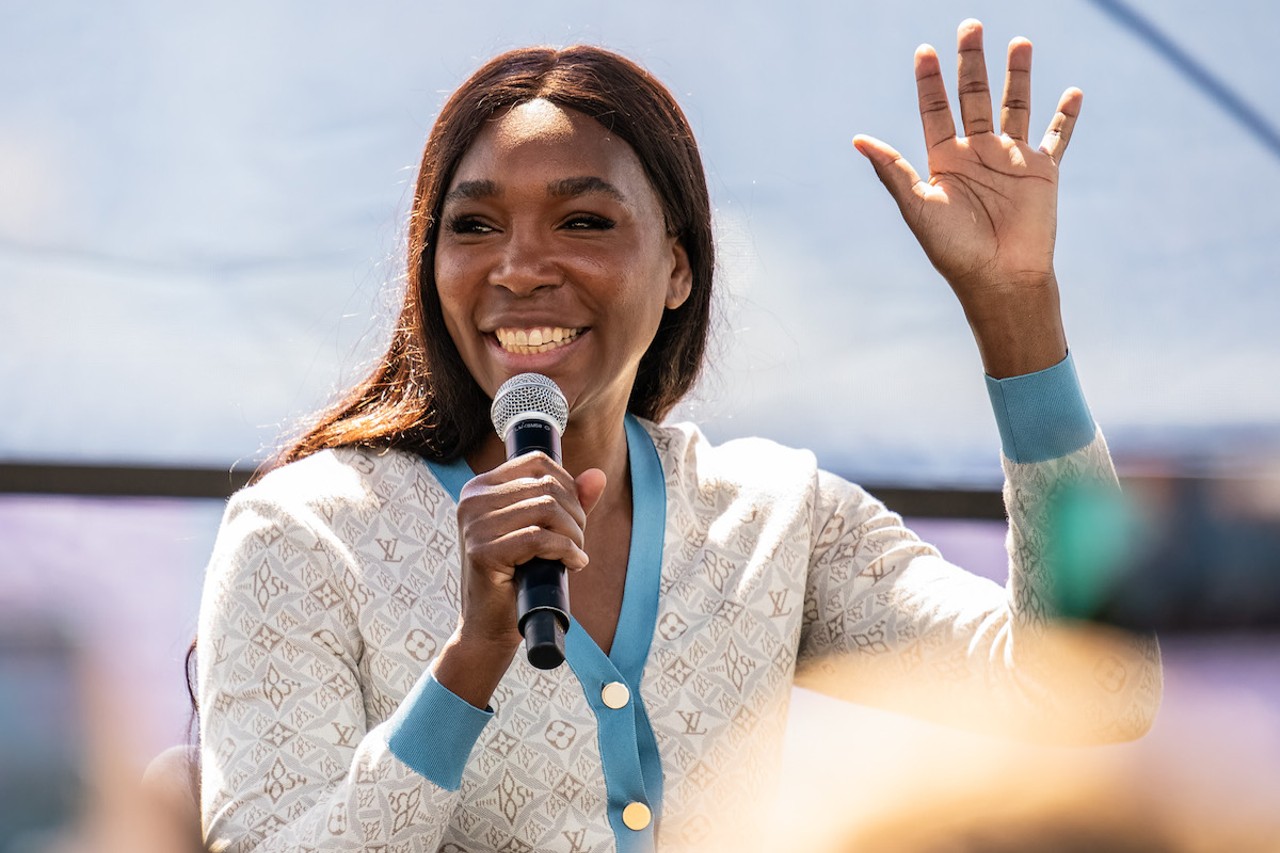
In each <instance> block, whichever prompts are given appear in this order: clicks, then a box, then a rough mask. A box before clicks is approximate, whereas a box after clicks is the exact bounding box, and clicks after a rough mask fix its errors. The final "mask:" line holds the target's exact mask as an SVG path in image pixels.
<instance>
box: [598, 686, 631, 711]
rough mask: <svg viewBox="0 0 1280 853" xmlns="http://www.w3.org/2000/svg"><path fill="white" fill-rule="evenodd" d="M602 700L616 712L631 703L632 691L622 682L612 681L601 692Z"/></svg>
mask: <svg viewBox="0 0 1280 853" xmlns="http://www.w3.org/2000/svg"><path fill="white" fill-rule="evenodd" d="M600 698H601V699H603V700H604V704H605V705H607V706H609V707H610V708H613V709H614V710H615V711H616V710H617V709H619V708H625V707H627V703H628V702H630V701H631V691H630V690H628V689H627V685H625V684H623V683H622V682H621V681H610V682H609V683H608V684H606V685H605V686H604V689H603V690H601V691H600Z"/></svg>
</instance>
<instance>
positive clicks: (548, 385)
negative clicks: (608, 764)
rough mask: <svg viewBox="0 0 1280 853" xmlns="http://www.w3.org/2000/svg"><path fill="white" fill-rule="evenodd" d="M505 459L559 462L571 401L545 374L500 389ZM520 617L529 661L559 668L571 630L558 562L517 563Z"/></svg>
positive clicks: (498, 415)
mask: <svg viewBox="0 0 1280 853" xmlns="http://www.w3.org/2000/svg"><path fill="white" fill-rule="evenodd" d="M489 416H490V417H491V418H492V419H493V428H494V429H495V430H497V432H498V437H499V438H501V439H502V441H503V442H504V443H505V444H506V446H507V458H508V459H514V458H515V457H517V456H520V455H522V454H525V453H531V452H533V451H535V450H541V451H542V452H543V453H545V454H547V455H548V456H550V457H551V458H552V459H554V460H555V461H556V463H557V464H558V463H559V462H560V435H561V434H562V433H563V432H564V430H565V427H566V426H568V425H569V404H568V402H566V401H565V399H564V394H563V393H562V392H561V391H560V388H559V386H557V385H556V383H554V382H552V381H551V380H550V379H548V378H547V377H545V376H543V375H542V374H541V373H521V374H519V375H517V376H513V377H511V378H510V379H508V380H507V381H506V382H503V383H502V386H501V387H500V388H498V393H496V394H494V395H493V406H492V407H491V408H490V409H489ZM515 577H516V590H517V592H516V615H517V618H518V619H519V622H518V623H517V624H518V626H519V628H520V636H522V637H524V644H525V653H526V655H527V656H528V659H529V663H530V664H532V665H533V666H535V667H537V668H538V669H555V668H556V667H558V666H559V665H560V664H562V663H563V662H564V633H565V631H567V630H569V579H568V577H567V576H566V574H565V570H564V564H563V563H561V562H560V561H559V560H544V559H542V558H541V557H535V558H534V559H532V560H530V561H529V562H527V563H521V564H520V565H518V566H516V575H515Z"/></svg>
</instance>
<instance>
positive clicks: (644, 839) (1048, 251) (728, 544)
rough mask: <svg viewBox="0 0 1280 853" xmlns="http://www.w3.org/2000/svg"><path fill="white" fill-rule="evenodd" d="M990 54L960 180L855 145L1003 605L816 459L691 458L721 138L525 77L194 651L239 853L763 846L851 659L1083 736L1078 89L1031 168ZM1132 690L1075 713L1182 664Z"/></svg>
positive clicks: (275, 476) (765, 453)
mask: <svg viewBox="0 0 1280 853" xmlns="http://www.w3.org/2000/svg"><path fill="white" fill-rule="evenodd" d="M959 41H960V57H961V67H960V81H961V91H962V93H963V94H962V97H961V107H962V118H963V126H964V134H965V137H966V138H965V139H963V140H962V139H959V138H957V137H956V130H955V127H954V125H953V123H952V119H951V115H950V112H949V109H948V107H947V106H946V96H945V92H944V90H943V85H942V81H941V76H940V73H939V71H938V60H937V56H936V55H935V54H934V53H933V51H932V49H930V48H922V49H921V50H920V51H919V52H917V55H916V71H917V78H918V81H919V87H920V95H921V115H922V117H923V119H924V125H925V138H926V142H927V143H928V146H929V152H930V154H929V158H930V162H929V167H930V170H931V172H932V174H933V179H932V181H931V182H930V183H929V184H925V183H923V182H921V181H920V180H919V178H918V176H917V175H916V173H915V172H914V171H913V170H912V168H911V167H910V166H909V165H908V164H906V163H905V162H904V161H903V160H902V159H901V158H900V157H898V155H897V153H896V152H894V151H893V149H891V148H889V147H888V146H887V145H885V144H884V143H882V142H879V141H877V140H874V139H871V138H869V137H859V138H857V139H856V140H855V145H856V146H857V148H858V150H859V151H860V152H862V153H863V154H864V155H865V156H867V157H868V159H869V160H870V161H871V162H872V165H873V166H874V167H875V169H876V171H877V173H878V174H879V175H880V177H881V179H882V180H883V181H884V183H885V185H886V186H887V187H888V189H889V191H890V192H891V193H892V194H893V196H894V198H895V199H896V200H897V202H898V204H899V206H900V208H901V210H902V213H903V215H904V217H905V218H906V220H907V223H908V225H910V227H911V228H912V230H913V231H914V232H915V233H916V235H917V237H918V238H919V239H920V242H921V243H922V245H923V246H924V248H925V250H926V252H927V253H928V255H929V257H930V259H931V260H932V261H933V263H934V265H935V266H936V267H937V268H938V269H939V271H941V272H942V274H943V275H944V276H945V277H946V278H947V280H948V282H949V283H950V284H951V286H952V288H953V289H954V291H955V292H956V294H957V296H958V297H959V299H960V301H961V303H962V304H963V306H964V308H965V311H966V315H967V316H968V318H969V321H970V324H971V325H972V327H973V330H974V333H975V336H976V337H977V340H978V344H979V349H980V351H981V354H982V357H983V363H984V366H985V368H986V370H987V373H988V374H989V376H990V377H992V378H991V379H990V384H991V388H992V397H993V401H994V402H995V404H996V406H997V416H998V418H999V419H1000V422H1001V433H1002V438H1003V440H1004V448H1005V455H1006V456H1007V457H1008V460H1007V463H1006V468H1007V472H1008V477H1009V481H1010V486H1011V489H1012V492H1011V494H1016V495H1017V500H1015V501H1012V502H1011V505H1010V512H1011V526H1012V536H1011V555H1012V568H1011V584H1010V589H1009V592H1008V593H1007V594H1006V592H1005V591H1004V590H1002V589H1000V588H999V587H997V586H995V585H993V584H990V583H988V582H985V581H981V580H979V579H977V578H974V577H972V576H970V575H967V574H965V573H964V572H962V571H961V570H959V569H957V568H955V567H954V566H951V565H949V564H947V563H946V562H945V561H943V560H942V558H941V557H940V556H939V555H938V554H937V552H936V551H935V550H934V549H933V548H931V547H930V546H928V545H925V544H924V543H921V542H919V541H918V540H917V539H916V537H915V536H913V535H912V534H911V533H910V531H908V530H906V529H905V528H903V527H902V525H901V520H900V519H899V518H898V517H897V516H896V515H894V514H892V513H890V512H889V511H887V510H886V509H885V508H884V507H883V505H881V504H880V503H879V502H877V501H875V500H874V499H873V498H871V497H870V496H868V495H867V494H866V493H865V492H863V491H861V490H860V489H858V488H857V487H856V486H853V485H851V484H849V483H846V482H844V481H842V480H839V479H838V478H835V477H833V476H831V475H829V474H827V473H825V472H822V471H819V470H818V469H817V467H816V465H815V463H814V460H813V457H812V456H811V455H810V454H808V453H803V452H798V451H792V450H788V449H785V448H781V447H778V446H776V445H773V444H771V443H768V442H765V441H762V440H747V441H739V442H731V443H729V444H727V445H724V446H722V447H712V446H710V445H709V444H708V443H707V442H706V440H705V439H704V438H703V437H702V436H701V434H700V433H699V432H698V430H697V429H696V427H693V426H691V425H678V426H666V425H660V422H661V421H662V419H663V417H664V416H665V415H666V414H667V413H668V412H669V411H670V409H671V408H672V406H674V405H675V403H676V402H677V401H678V400H679V399H680V398H681V397H682V396H683V395H684V394H685V393H686V392H687V391H688V389H689V388H690V387H691V385H692V384H693V382H694V380H695V378H696V376H697V374H698V371H699V368H700V367H701V363H702V357H703V350H704V343H705V338H706V334H707V326H708V306H709V301H710V291H711V281H712V270H713V251H712V241H711V229H710V207H709V203H708V200H707V192H706V186H705V181H704V178H703V173H702V167H701V163H700V160H699V156H698V152H697V148H696V145H695V143H694V141H693V137H692V134H691V133H690V131H689V128H688V125H687V123H686V122H685V119H684V117H683V115H682V114H681V112H680V110H679V107H678V106H677V105H676V104H675V102H674V100H673V99H672V98H671V96H670V94H669V93H668V92H667V91H666V90H665V89H664V88H663V87H662V86H661V85H660V84H658V83H657V82H656V81H654V80H653V79H652V78H651V77H649V76H648V75H647V74H646V73H645V72H644V71H642V70H641V69H639V68H638V67H636V66H634V65H633V64H631V63H630V62H628V61H626V60H624V59H622V58H620V57H617V56H615V55H612V54H609V53H607V52H604V51H601V50H598V49H595V48H571V49H568V50H565V51H559V52H557V51H552V50H541V49H531V50H523V51H515V52H512V53H508V54H504V55H502V56H499V57H498V58H496V59H494V60H492V61H491V62H490V63H489V64H487V65H486V66H484V67H483V68H482V69H480V71H478V72H477V73H476V74H475V75H474V76H473V77H472V78H471V79H470V80H468V81H467V82H466V83H464V84H463V85H462V87H461V88H460V89H459V90H458V91H457V92H455V93H454V95H453V96H452V97H451V98H450V100H449V101H448V103H447V104H446V105H445V107H444V109H443V110H442V112H441V114H440V117H439V119H438V120H437V122H436V125H435V127H434V128H433V130H432V133H431V136H430V138H429V140H428V142H427V146H426V150H425V153H424V155H423V162H422V168H421V171H420V175H419V180H418V186H417V192H416V194H415V199H414V207H413V213H412V219H411V223H410V240H409V243H410V251H409V265H408V283H407V288H406V294H405V301H404V306H403V309H402V313H401V316H400V322H399V324H398V327H397V329H396V332H395V335H394V338H393V341H392V343H391V346H390V348H389V350H388V352H387V355H386V357H385V358H384V360H383V362H382V364H381V365H380V366H379V367H378V368H377V369H376V370H375V371H374V373H373V375H371V376H370V377H369V378H368V379H367V380H365V382H364V383H363V384H362V385H361V386H360V387H358V388H357V389H356V390H355V391H354V392H353V393H352V394H351V395H350V396H349V397H348V398H347V400H345V401H344V402H343V403H341V404H340V405H339V406H338V407H336V408H335V409H334V410H332V411H330V412H329V413H328V414H326V415H325V416H324V417H323V418H322V419H321V420H320V421H319V422H318V424H317V425H316V426H314V427H313V428H312V429H311V430H310V431H309V432H308V433H307V434H306V435H305V436H304V437H303V438H302V439H301V440H300V441H299V442H298V443H297V444H295V445H294V446H293V448H292V449H291V450H290V451H288V452H287V453H286V454H285V456H284V458H283V460H282V461H283V462H286V463H288V464H284V465H282V466H279V467H277V468H276V469H275V470H273V471H272V472H271V473H269V474H268V475H267V476H265V477H264V478H262V479H261V480H260V481H259V482H258V483H257V484H255V485H253V486H251V487H250V488H248V489H246V490H244V491H243V492H241V493H240V494H238V495H237V496H236V497H235V498H234V499H233V500H232V502H231V505H230V506H229V508H228V511H227V516H226V518H225V520H224V523H223V528H222V531H221V533H220V536H219V540H218V544H217V546H216V548H215V553H214V555H213V559H212V563H211V566H210V570H209V576H208V580H207V584H206V589H205V596H204V602H203V606H202V613H201V622H200V645H201V648H202V656H201V661H200V694H201V707H202V716H203V719H202V726H203V729H202V743H203V768H204V771H203V772H204V776H203V797H204V802H203V808H204V818H205V831H206V837H207V840H208V841H209V843H210V844H211V845H213V846H214V847H215V849H226V850H237V851H242V850H311V849H317V850H318V849H324V850H337V849H366V848H368V849H387V850H436V849H442V850H459V849H499V848H500V849H513V850H514V849H519V850H534V849H566V850H568V849H572V850H607V849H628V850H642V849H650V848H652V847H654V845H655V843H657V844H660V845H661V846H663V847H664V848H670V847H680V846H689V847H691V848H698V849H701V848H702V847H704V846H705V845H706V844H708V843H710V839H712V838H714V839H716V840H717V841H724V840H725V839H726V838H731V837H734V836H736V837H737V842H741V840H742V839H749V838H750V837H751V836H750V828H751V827H752V826H753V820H752V815H753V813H754V812H755V810H757V809H758V807H759V804H760V802H761V799H762V797H763V796H765V795H766V793H767V791H768V782H769V779H770V776H771V772H770V771H771V769H772V768H773V766H774V765H775V764H776V762H777V759H778V754H779V751H780V738H781V733H782V729H783V726H784V722H785V714H786V707H787V701H788V696H789V691H790V688H791V685H792V684H793V682H794V680H795V678H796V676H797V673H798V671H800V670H809V671H812V670H815V669H821V668H822V667H824V666H828V665H830V664H831V662H833V661H837V660H843V661H846V662H852V671H849V672H845V673H844V674H843V676H842V677H843V681H842V684H841V690H842V692H846V693H848V694H849V695H852V696H855V697H859V698H864V699H865V698H868V697H872V698H880V699H884V700H885V701H890V700H888V699H886V698H885V697H884V696H883V695H882V694H879V693H877V692H876V691H878V689H879V688H880V687H881V686H882V685H883V683H884V680H885V679H884V675H885V673H897V674H904V675H906V676H907V682H908V683H909V684H913V685H917V684H918V685H920V686H921V689H922V690H924V691H926V692H927V693H928V694H929V695H930V696H932V697H934V699H935V701H948V702H950V701H953V700H955V697H959V696H962V695H964V693H965V691H964V690H963V689H962V686H963V684H964V683H966V682H969V683H977V684H980V685H982V687H983V690H982V691H981V692H982V695H983V696H986V697H989V699H988V702H989V706H990V707H989V708H987V711H988V712H989V713H990V714H991V715H993V716H1001V715H1004V714H1005V712H1006V711H1008V712H1009V713H1010V714H1012V715H1018V714H1021V715H1025V716H1043V715H1046V714H1053V713H1061V712H1063V705H1064V703H1063V702H1062V701H1061V697H1060V696H1058V695H1056V694H1055V692H1054V686H1053V684H1052V681H1051V679H1048V678H1047V673H1046V672H1045V669H1046V663H1047V662H1048V663H1052V662H1053V661H1054V658H1053V657H1052V655H1053V654H1055V651H1054V649H1053V648H1052V647H1051V646H1052V644H1051V643H1048V642H1047V641H1045V640H1043V639H1042V636H1043V634H1044V632H1043V628H1044V595H1045V592H1046V584H1047V582H1048V579H1047V577H1046V575H1045V572H1044V569H1043V564H1042V558H1043V554H1042V551H1041V548H1040V544H1039V543H1040V542H1041V540H1042V537H1041V536H1040V535H1039V527H1038V525H1040V524H1041V520H1040V519H1039V515H1040V514H1041V513H1042V512H1043V509H1044V507H1043V503H1044V498H1045V496H1046V495H1047V494H1048V492H1049V491H1051V490H1052V489H1053V488H1055V486H1056V484H1057V483H1058V482H1059V481H1061V480H1062V479H1063V478H1064V476H1066V475H1068V474H1069V475H1070V476H1072V477H1086V478H1093V479H1102V480H1104V481H1108V482H1110V480H1111V478H1112V476H1113V475H1112V474H1111V470H1110V465H1109V460H1108V458H1107V454H1106V450H1105V446H1104V445H1103V444H1102V441H1101V438H1100V436H1098V435H1097V433H1096V429H1095V427H1094V425H1093V422H1092V419H1091V418H1090V416H1089V414H1088V411H1087V409H1085V408H1084V404H1083V401H1082V399H1081V398H1080V396H1079V391H1078V386H1076V384H1075V380H1074V373H1073V371H1072V368H1071V363H1070V361H1069V359H1067V358H1066V356H1067V352H1066V343H1065V338H1064V336H1063V332H1062V326H1061V320H1060V316H1059V313H1058V306H1057V285H1056V282H1055V280H1054V276H1053V265H1052V259H1053V237H1054V228H1055V206H1056V187H1057V161H1058V160H1059V159H1060V158H1061V155H1062V153H1063V151H1064V150H1065V148H1066V144H1067V142H1068V140H1069V138H1070V134H1071V130H1072V127H1073V125H1074V123H1075V117H1076V115H1077V113H1078V110H1079V105H1080V99H1081V95H1080V93H1079V92H1078V91H1077V90H1070V91H1068V92H1067V93H1066V94H1065V95H1064V96H1063V98H1062V100H1061V102H1060V103H1059V108H1058V112H1057V114H1056V115H1055V117H1054V119H1053V122H1052V123H1051V125H1050V129H1049V132H1048V134H1046V136H1045V140H1044V142H1043V143H1042V144H1041V148H1040V149H1039V150H1035V149H1032V148H1031V147H1030V146H1028V145H1027V144H1026V142H1025V139H1026V133H1027V127H1028V109H1027V100H1028V94H1029V91H1030V87H1029V77H1028V74H1029V68H1030V44H1029V43H1028V42H1026V41H1025V40H1018V41H1015V42H1014V43H1013V44H1012V45H1011V46H1010V51H1009V79H1008V83H1007V84H1006V91H1005V96H1004V109H1003V111H1002V117H1001V125H1002V128H1001V129H1002V131H1003V133H1002V134H1001V135H999V136H997V135H995V134H994V132H993V130H992V120H991V106H990V99H989V95H988V94H987V92H986V73H985V66H984V65H983V59H982V52H981V43H982V33H981V28H980V25H978V24H977V22H973V21H970V22H965V24H963V25H962V26H961V31H960V39H959ZM525 371H536V372H539V373H543V374H545V375H547V376H549V377H551V378H552V379H554V380H555V381H556V383H558V385H559V386H560V387H561V388H562V389H563V391H564V393H565V396H566V398H567V400H568V403H569V407H570V418H569V426H568V429H567V430H566V432H565V434H564V440H563V445H564V460H563V465H557V464H555V463H554V462H552V461H551V460H550V459H548V458H547V457H546V456H543V455H541V454H531V455H526V456H521V457H518V458H516V459H514V460H510V461H508V460H507V459H506V456H505V452H504V449H503V446H502V443H501V442H500V441H499V440H498V439H497V437H496V436H495V435H494V433H493V430H492V427H491V426H490V425H489V421H488V406H489V400H490V398H491V397H492V395H493V394H494V392H495V391H496V390H497V388H498V386H499V385H500V384H501V383H502V382H503V381H504V380H505V379H507V378H509V377H510V376H512V375H514V374H517V373H521V372H525ZM477 472H478V473H477ZM533 557H543V558H547V559H553V560H560V561H562V562H563V563H564V564H565V566H566V567H567V568H568V569H569V570H570V572H571V578H570V589H571V601H572V610H573V616H574V624H573V626H572V627H571V628H570V630H569V632H568V635H567V638H566V646H567V663H566V665H565V666H561V667H559V668H558V669H554V670H550V671H543V670H539V669H535V668H533V667H531V666H529V664H528V663H527V662H526V661H525V660H524V659H523V657H522V656H518V655H517V654H516V653H517V650H518V648H519V645H520V635H519V633H518V632H517V630H516V628H515V624H516V615H515V613H516V610H515V600H514V599H515V596H514V591H513V589H514V588H513V582H512V574H513V571H514V569H513V567H514V566H516V565H518V564H521V563H523V562H526V561H528V560H529V559H531V558H533ZM1102 659H1104V660H1105V661H1106V662H1107V665H1108V667H1109V668H1108V669H1107V670H1106V672H1107V677H1106V678H1099V677H1097V675H1096V674H1097V673H1098V672H1100V670H1099V668H1098V666H1097V663H1098V661H1097V660H1094V659H1092V658H1091V659H1089V660H1088V661H1085V662H1082V663H1080V665H1079V666H1078V667H1077V668H1076V670H1075V671H1077V672H1079V673H1082V674H1083V677H1082V679H1081V680H1080V681H1079V682H1073V684H1076V686H1079V685H1080V684H1083V689H1084V690H1085V691H1086V693H1087V700H1086V702H1087V707H1088V709H1089V711H1088V717H1089V723H1090V725H1091V727H1092V728H1093V730H1094V735H1095V736H1098V737H1112V738H1115V737H1132V736H1136V735H1138V734H1140V733H1141V732H1142V731H1143V730H1144V729H1145V727H1146V726H1147V725H1148V724H1149V721H1150V719H1151V714H1152V713H1153V711H1154V708H1155V705H1156V703H1157V702H1158V694H1159V663H1158V656H1157V653H1156V652H1155V648H1154V644H1153V643H1151V642H1141V641H1133V642H1132V643H1114V644H1110V645H1108V646H1107V648H1106V649H1105V658H1102ZM943 673H945V677H940V676H941V674H943ZM1073 689H1074V688H1073ZM1001 718H1004V717H1003V716H1001ZM726 843H727V842H726Z"/></svg>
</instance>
